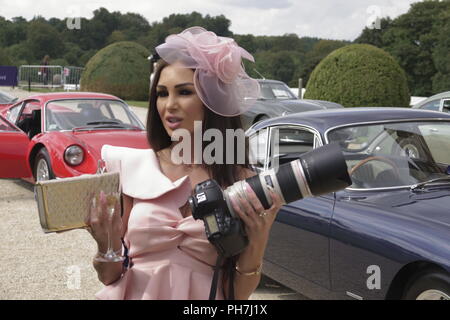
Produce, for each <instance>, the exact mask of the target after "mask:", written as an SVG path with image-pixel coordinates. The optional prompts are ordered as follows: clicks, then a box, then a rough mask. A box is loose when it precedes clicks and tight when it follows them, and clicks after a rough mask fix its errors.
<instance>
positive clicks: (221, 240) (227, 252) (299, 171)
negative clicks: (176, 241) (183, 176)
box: [189, 144, 352, 257]
mask: <svg viewBox="0 0 450 320" xmlns="http://www.w3.org/2000/svg"><path fill="white" fill-rule="evenodd" d="M245 182H247V183H248V184H249V185H250V187H251V188H252V189H253V191H254V192H255V194H256V196H257V197H258V199H259V200H260V201H261V204H262V205H263V207H264V208H265V209H269V208H270V207H271V206H272V200H271V197H270V194H269V188H270V189H273V190H274V191H275V192H276V193H277V194H278V195H279V196H280V198H281V199H282V202H283V204H286V203H290V202H293V201H296V200H300V199H303V198H306V197H314V196H319V195H322V194H326V193H330V192H335V191H338V190H341V189H344V188H346V187H348V186H349V185H351V184H352V181H351V179H350V176H349V174H348V168H347V164H346V163H345V159H344V156H343V154H342V152H341V149H340V147H339V145H338V144H327V145H325V146H323V147H320V148H318V149H315V150H313V151H310V152H308V153H304V154H302V155H301V156H300V157H299V159H297V160H294V161H291V162H289V163H285V164H283V165H281V166H279V167H277V168H273V169H270V170H267V171H264V172H262V173H260V174H259V175H256V176H253V177H251V178H248V179H245V180H241V181H238V182H236V183H234V184H233V185H232V186H230V187H228V188H227V189H226V190H224V191H222V189H221V188H220V186H219V184H218V183H217V182H216V181H215V180H212V179H210V180H206V181H203V182H201V183H199V184H197V185H196V187H195V190H194V194H193V196H191V197H189V204H190V206H191V209H192V216H193V217H194V219H202V220H203V222H204V224H205V232H206V236H207V238H208V240H209V241H210V242H211V243H212V244H213V245H214V246H215V247H216V249H217V251H218V253H219V255H221V256H224V257H231V256H234V255H236V254H238V253H240V252H242V250H244V249H245V247H246V246H247V244H248V238H247V236H246V234H245V228H244V226H243V224H242V222H241V220H240V219H239V216H238V215H237V214H236V213H235V212H234V210H233V207H232V205H231V201H230V199H231V198H233V197H241V198H243V199H245V198H246V195H245V193H246V191H245ZM235 199H236V198H235Z"/></svg>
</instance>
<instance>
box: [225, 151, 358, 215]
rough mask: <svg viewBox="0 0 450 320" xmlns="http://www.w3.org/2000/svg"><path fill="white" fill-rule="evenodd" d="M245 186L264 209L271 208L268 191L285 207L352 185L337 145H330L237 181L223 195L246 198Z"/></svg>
mask: <svg viewBox="0 0 450 320" xmlns="http://www.w3.org/2000/svg"><path fill="white" fill-rule="evenodd" d="M245 182H247V183H248V184H249V185H250V187H251V188H252V190H253V191H254V192H255V193H256V195H257V197H258V199H259V200H260V201H261V204H262V205H263V207H264V208H265V209H268V208H270V207H271V205H272V201H271V197H270V194H269V188H272V189H273V190H274V191H275V192H276V193H277V194H278V195H279V196H280V198H281V200H282V202H283V204H286V203H290V202H293V201H296V200H300V199H303V198H307V197H315V196H320V195H322V194H327V193H330V192H335V191H338V190H341V189H344V188H346V187H348V186H350V185H351V184H352V181H351V179H350V176H349V174H348V168H347V164H346V163H345V159H344V156H343V154H342V151H341V148H340V147H339V145H338V144H337V143H332V144H327V145H325V146H323V147H320V148H317V149H315V150H312V151H310V152H307V153H304V154H302V155H301V156H300V157H299V158H298V159H297V160H294V161H291V162H289V163H285V164H283V165H280V166H279V167H276V168H273V169H270V170H267V171H264V172H262V173H260V174H259V175H256V176H253V177H251V178H248V179H245V180H241V181H238V182H236V183H234V184H233V185H232V186H230V187H228V188H227V189H226V190H225V191H224V193H225V196H226V197H234V196H236V195H241V196H244V193H245V188H244V186H245ZM268 186H269V187H268Z"/></svg>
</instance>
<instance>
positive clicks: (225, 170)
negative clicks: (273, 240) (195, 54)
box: [147, 59, 250, 298]
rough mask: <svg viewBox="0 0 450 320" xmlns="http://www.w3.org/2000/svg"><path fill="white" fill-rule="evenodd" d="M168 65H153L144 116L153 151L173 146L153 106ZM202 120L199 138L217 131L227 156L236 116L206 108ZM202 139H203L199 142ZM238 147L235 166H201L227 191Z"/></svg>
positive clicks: (232, 261) (226, 277)
mask: <svg viewBox="0 0 450 320" xmlns="http://www.w3.org/2000/svg"><path fill="white" fill-rule="evenodd" d="M166 66H168V63H167V62H165V61H164V60H162V59H160V60H159V61H158V63H157V65H156V70H155V73H154V77H153V80H152V85H151V88H150V99H149V109H148V113H147V139H148V142H149V144H150V146H151V147H152V148H153V150H154V151H155V152H157V151H159V150H162V149H165V148H167V147H169V146H170V145H171V144H172V140H171V138H170V136H169V135H168V134H167V131H166V129H165V128H164V125H163V123H162V120H161V117H160V116H159V113H158V109H157V107H156V101H157V94H156V87H157V85H158V82H159V78H160V76H161V71H162V70H163V69H164V67H166ZM204 110H205V111H204V119H203V124H202V135H203V133H204V132H205V131H206V130H207V129H210V128H215V129H218V130H219V131H220V132H221V134H222V137H223V138H224V139H223V149H222V150H223V154H224V155H226V153H227V152H231V150H230V148H231V147H230V146H228V145H227V141H226V140H227V139H225V137H226V130H227V129H234V130H237V129H242V130H243V128H242V122H241V118H240V117H239V116H236V117H224V116H221V115H218V114H216V113H214V112H212V111H211V110H210V109H209V108H207V107H204ZM202 140H203V139H202ZM207 145H208V143H207V142H205V141H203V142H202V154H203V150H204V149H205V147H206V146H207ZM238 148H239V145H238V144H237V143H236V141H234V143H233V155H234V159H233V160H234V161H233V163H234V164H226V161H223V162H224V163H222V164H220V163H214V164H210V165H207V164H204V163H203V165H202V166H203V168H205V169H206V170H207V172H208V174H209V176H210V178H211V179H214V180H216V181H217V182H218V183H219V185H220V186H221V187H222V188H226V187H228V186H230V185H232V184H233V183H234V182H236V181H239V180H240V179H241V178H242V176H240V173H241V172H240V171H239V166H238V165H236V164H237V163H238V160H239V159H238ZM240 166H241V169H243V168H247V169H250V164H249V157H248V139H247V138H245V156H244V163H243V164H240ZM237 259H238V256H235V257H231V258H228V259H227V260H226V261H225V263H224V265H223V270H224V274H223V277H222V288H223V290H224V292H223V294H224V297H225V282H226V281H228V283H229V284H232V283H233V281H234V270H235V266H236V261H237ZM232 288H233V287H232V286H230V287H229V295H228V298H230V297H231V298H234V292H230V291H231V290H233V289H232Z"/></svg>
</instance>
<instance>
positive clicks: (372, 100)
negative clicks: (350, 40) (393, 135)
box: [305, 44, 410, 107]
mask: <svg viewBox="0 0 450 320" xmlns="http://www.w3.org/2000/svg"><path fill="white" fill-rule="evenodd" d="M305 98H306V99H319V100H327V101H333V102H337V103H340V104H342V105H343V106H346V107H364V106H377V107H408V106H409V101H410V96H409V90H408V83H407V80H406V76H405V72H404V71H403V70H402V68H401V67H400V66H399V64H398V63H397V62H396V61H395V59H394V58H393V57H392V56H391V55H390V54H388V53H387V52H385V51H383V50H382V49H379V48H376V47H374V46H372V45H367V44H352V45H348V46H345V47H343V48H340V49H337V50H335V51H333V52H332V53H330V54H329V55H328V56H327V57H326V58H325V59H323V60H322V61H321V62H320V63H319V65H318V66H317V67H316V68H315V69H314V71H313V72H312V74H311V78H310V80H309V81H308V84H307V86H306V92H305Z"/></svg>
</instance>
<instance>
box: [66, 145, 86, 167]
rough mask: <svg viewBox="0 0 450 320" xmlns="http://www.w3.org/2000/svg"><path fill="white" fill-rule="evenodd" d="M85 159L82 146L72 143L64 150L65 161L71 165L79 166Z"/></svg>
mask: <svg viewBox="0 0 450 320" xmlns="http://www.w3.org/2000/svg"><path fill="white" fill-rule="evenodd" d="M83 160H84V151H83V149H82V148H81V147H80V146H77V145H72V146H70V147H68V148H67V149H66V150H65V151H64V161H66V163H67V164H68V165H70V166H77V165H79V164H80V163H82V162H83Z"/></svg>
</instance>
